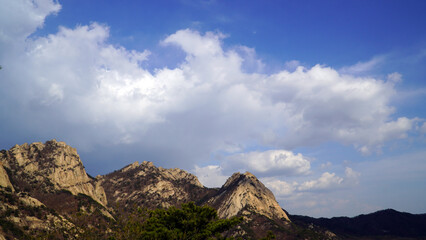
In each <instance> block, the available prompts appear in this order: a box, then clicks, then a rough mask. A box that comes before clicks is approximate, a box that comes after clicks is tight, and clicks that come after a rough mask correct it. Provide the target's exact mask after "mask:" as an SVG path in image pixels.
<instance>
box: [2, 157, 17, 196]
mask: <svg viewBox="0 0 426 240" xmlns="http://www.w3.org/2000/svg"><path fill="white" fill-rule="evenodd" d="M0 187H4V188H7V187H9V188H10V189H11V190H12V191H15V189H14V188H13V185H12V183H11V182H10V180H9V176H8V174H7V172H6V170H5V169H4V167H3V163H2V162H1V161H0Z"/></svg>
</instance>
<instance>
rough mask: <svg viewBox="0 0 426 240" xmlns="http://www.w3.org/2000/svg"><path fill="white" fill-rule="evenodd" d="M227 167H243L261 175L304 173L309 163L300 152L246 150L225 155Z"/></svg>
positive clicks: (307, 171) (306, 172)
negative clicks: (246, 151)
mask: <svg viewBox="0 0 426 240" xmlns="http://www.w3.org/2000/svg"><path fill="white" fill-rule="evenodd" d="M225 164H226V165H230V167H229V168H233V169H235V168H237V169H244V170H246V171H250V172H253V173H255V174H262V175H268V176H273V175H289V176H292V175H305V174H308V173H309V170H310V168H311V164H310V162H309V160H308V159H306V158H305V157H304V156H303V155H302V154H300V153H298V154H294V153H293V152H291V151H286V150H269V151H264V152H248V153H241V154H235V155H231V156H229V157H227V162H226V163H225Z"/></svg>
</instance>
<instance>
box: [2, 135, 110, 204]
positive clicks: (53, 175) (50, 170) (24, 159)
mask: <svg viewBox="0 0 426 240" xmlns="http://www.w3.org/2000/svg"><path fill="white" fill-rule="evenodd" d="M0 161H1V162H2V163H3V165H4V166H5V167H7V168H9V169H11V171H13V174H14V175H15V177H17V178H18V179H19V180H21V181H25V182H29V183H34V184H39V185H41V187H42V188H43V189H44V190H47V191H48V190H52V189H54V190H61V189H64V190H67V191H70V192H71V193H73V194H74V195H78V194H79V193H82V194H85V195H87V196H90V197H91V198H93V199H94V200H96V201H98V202H99V203H100V204H102V205H106V204H107V199H106V195H105V191H104V189H103V188H102V186H100V185H99V184H96V182H95V181H94V180H93V179H91V178H89V176H88V175H87V173H86V171H85V169H84V167H83V163H82V162H81V160H80V157H79V155H78V154H77V150H76V149H75V148H72V147H70V146H68V145H66V144H65V143H64V142H57V141H56V140H51V141H47V142H46V143H44V144H43V143H40V142H36V143H32V144H27V143H25V144H23V145H15V146H14V147H12V148H11V149H10V150H8V151H4V150H3V151H2V152H1V153H0ZM0 171H1V169H0Z"/></svg>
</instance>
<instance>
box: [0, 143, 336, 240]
mask: <svg viewBox="0 0 426 240" xmlns="http://www.w3.org/2000/svg"><path fill="white" fill-rule="evenodd" d="M186 202H195V203H196V204H197V205H210V206H213V207H214V208H216V209H217V212H218V215H219V217H221V218H230V217H233V216H243V217H244V220H243V222H242V224H241V225H240V226H238V227H237V228H236V229H234V230H232V232H230V233H228V234H233V235H235V236H240V237H243V238H244V239H253V238H255V239H258V238H261V237H264V236H266V233H267V232H268V231H272V232H273V233H274V234H275V235H276V236H277V237H278V238H279V239H282V238H286V239H298V238H300V237H303V238H307V237H306V236H310V237H312V236H315V237H320V238H321V239H333V238H335V236H334V235H333V234H331V233H329V232H326V231H311V230H309V229H307V228H306V229H305V228H300V227H298V226H296V225H294V224H293V223H292V222H291V221H290V218H289V217H288V215H287V214H286V213H285V211H283V209H281V207H280V206H279V205H278V203H277V202H276V200H275V197H274V195H273V194H272V192H271V191H270V190H269V189H267V188H266V187H265V186H264V185H263V184H262V183H261V182H260V181H259V180H258V179H257V178H256V177H255V176H254V175H253V174H251V173H248V172H247V173H244V174H241V173H235V174H233V175H232V176H231V177H230V178H229V179H228V180H227V181H226V183H225V184H224V185H223V186H222V187H221V188H220V189H219V188H207V187H205V186H203V185H202V184H201V183H200V182H199V181H198V179H197V177H196V176H194V175H192V174H190V173H188V172H186V171H184V170H181V169H177V168H175V169H165V168H162V167H156V166H154V164H153V163H152V162H142V163H141V164H139V163H138V162H135V163H133V164H130V165H128V166H126V167H124V168H122V169H120V170H117V171H114V172H112V173H109V174H106V175H103V176H97V177H96V178H92V177H90V176H89V175H88V174H87V173H86V171H85V169H84V166H83V163H82V161H81V160H80V157H79V155H78V154H77V151H76V149H74V148H72V147H70V146H68V145H66V144H65V143H64V142H58V141H56V140H51V141H47V142H46V143H32V144H23V145H15V146H14V147H12V148H11V149H9V150H2V151H0V226H1V228H0V239H33V238H41V239H46V238H47V239H90V237H88V236H93V234H92V235H90V234H91V233H92V232H97V234H98V235H96V236H97V238H99V233H101V234H103V235H102V236H103V237H102V236H101V238H107V237H108V234H110V233H111V232H113V231H114V226H115V225H116V223H118V222H120V221H121V220H122V219H123V218H125V217H126V216H128V215H131V213H132V211H134V210H135V209H136V208H139V207H142V208H146V209H155V208H168V207H171V206H177V207H178V206H180V205H181V204H182V203H186ZM46 236H47V237H46ZM310 237H308V238H310Z"/></svg>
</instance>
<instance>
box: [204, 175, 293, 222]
mask: <svg viewBox="0 0 426 240" xmlns="http://www.w3.org/2000/svg"><path fill="white" fill-rule="evenodd" d="M207 203H208V204H210V205H212V206H214V207H215V208H216V209H217V210H218V214H219V216H220V217H222V218H229V217H232V216H237V215H243V216H244V215H245V216H249V215H251V214H253V213H254V214H259V215H263V216H266V217H267V218H270V219H275V220H285V221H290V219H289V218H288V216H287V214H286V213H285V212H284V211H283V209H282V208H281V207H280V206H279V205H278V203H277V201H276V200H275V197H274V195H273V193H272V192H271V191H270V190H269V189H268V188H266V187H265V185H263V183H261V182H260V181H259V180H258V179H257V178H256V177H255V176H254V175H253V174H251V173H249V172H246V173H244V174H241V173H234V174H233V175H232V176H231V177H230V178H229V179H228V180H227V181H226V183H225V184H224V185H223V186H222V188H221V189H220V190H219V191H218V192H217V193H216V195H215V196H213V197H212V198H211V199H209V200H208V201H207Z"/></svg>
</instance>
